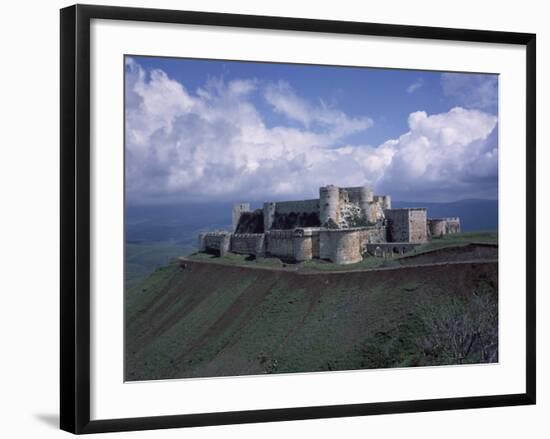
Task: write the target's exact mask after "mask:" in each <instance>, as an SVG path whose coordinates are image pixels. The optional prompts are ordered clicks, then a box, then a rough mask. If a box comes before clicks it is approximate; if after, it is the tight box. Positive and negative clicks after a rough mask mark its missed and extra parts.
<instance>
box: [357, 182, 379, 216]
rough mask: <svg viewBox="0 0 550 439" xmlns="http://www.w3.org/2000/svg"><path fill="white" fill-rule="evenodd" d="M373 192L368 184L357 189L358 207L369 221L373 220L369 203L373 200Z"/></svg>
mask: <svg viewBox="0 0 550 439" xmlns="http://www.w3.org/2000/svg"><path fill="white" fill-rule="evenodd" d="M373 197H374V196H373V193H372V190H371V189H370V188H369V187H368V186H362V187H361V188H360V189H359V207H360V208H361V211H362V212H363V214H364V215H365V217H366V218H367V221H369V222H375V219H373V218H372V212H371V210H372V209H371V204H372V202H373V199H374V198H373Z"/></svg>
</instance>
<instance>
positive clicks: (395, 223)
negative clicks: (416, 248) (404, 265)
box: [384, 209, 409, 242]
mask: <svg viewBox="0 0 550 439" xmlns="http://www.w3.org/2000/svg"><path fill="white" fill-rule="evenodd" d="M384 215H385V217H386V220H387V224H388V241H392V242H408V241H409V209H386V210H385V211H384Z"/></svg>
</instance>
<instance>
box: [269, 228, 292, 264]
mask: <svg viewBox="0 0 550 439" xmlns="http://www.w3.org/2000/svg"><path fill="white" fill-rule="evenodd" d="M293 238H294V230H270V231H269V232H266V234H265V239H266V241H265V250H266V253H267V254H268V255H270V256H276V257H279V258H283V259H294V239H293Z"/></svg>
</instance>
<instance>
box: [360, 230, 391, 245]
mask: <svg viewBox="0 0 550 439" xmlns="http://www.w3.org/2000/svg"><path fill="white" fill-rule="evenodd" d="M358 233H359V239H360V241H361V244H362V245H365V244H376V243H384V242H386V227H385V226H370V227H364V228H361V229H358Z"/></svg>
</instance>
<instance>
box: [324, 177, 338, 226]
mask: <svg viewBox="0 0 550 439" xmlns="http://www.w3.org/2000/svg"><path fill="white" fill-rule="evenodd" d="M319 219H320V220H321V225H326V224H327V222H328V221H329V220H332V221H334V223H336V224H338V223H339V221H340V189H339V188H338V187H337V186H334V185H329V186H323V187H321V188H319Z"/></svg>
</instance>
